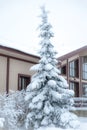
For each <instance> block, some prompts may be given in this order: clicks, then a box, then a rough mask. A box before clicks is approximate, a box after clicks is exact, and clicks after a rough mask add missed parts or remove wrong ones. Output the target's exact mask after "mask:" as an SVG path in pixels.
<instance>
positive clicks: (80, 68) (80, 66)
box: [58, 46, 87, 97]
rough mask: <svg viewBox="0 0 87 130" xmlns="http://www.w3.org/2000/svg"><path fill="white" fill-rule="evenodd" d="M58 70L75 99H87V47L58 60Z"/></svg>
mask: <svg viewBox="0 0 87 130" xmlns="http://www.w3.org/2000/svg"><path fill="white" fill-rule="evenodd" d="M58 61H59V64H58V68H59V69H60V71H61V74H62V76H63V77H64V78H65V79H66V80H67V82H68V84H69V88H70V89H73V90H74V92H75V97H87V46H84V47H82V48H79V49H77V50H75V51H72V52H70V53H68V54H66V55H63V56H61V57H59V58H58Z"/></svg>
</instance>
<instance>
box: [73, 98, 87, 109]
mask: <svg viewBox="0 0 87 130" xmlns="http://www.w3.org/2000/svg"><path fill="white" fill-rule="evenodd" d="M74 107H75V108H84V109H87V98H86V97H78V98H74Z"/></svg>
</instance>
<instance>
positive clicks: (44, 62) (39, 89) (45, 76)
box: [25, 7, 78, 129]
mask: <svg viewBox="0 0 87 130" xmlns="http://www.w3.org/2000/svg"><path fill="white" fill-rule="evenodd" d="M41 9H42V14H41V19H42V23H41V24H40V26H39V28H40V32H41V33H40V37H41V42H40V45H41V49H40V51H39V54H40V58H41V59H40V60H39V63H38V64H37V65H35V66H33V67H32V68H31V69H32V70H35V71H36V73H35V74H34V75H33V76H32V78H31V83H30V84H29V85H28V86H27V90H26V96H25V101H26V102H27V105H28V111H27V116H26V119H25V125H26V128H27V129H29V127H33V128H34V129H38V128H39V127H42V126H44V127H48V126H51V125H54V126H55V127H63V128H67V127H73V125H72V124H73V123H75V121H77V118H76V116H74V114H72V113H70V112H69V108H70V107H71V106H72V104H73V99H72V97H73V96H74V92H73V91H72V90H69V86H68V84H67V82H66V80H65V79H64V78H63V77H62V76H61V75H60V72H59V70H58V69H57V60H56V58H55V57H56V52H55V50H54V46H53V45H52V44H51V38H52V37H53V36H54V35H53V33H52V31H51V29H52V26H51V24H50V23H49V22H48V17H47V12H46V10H45V8H44V7H42V8H41ZM66 115H67V116H66ZM65 116H66V118H69V119H70V122H69V119H66V120H63V118H64V117H65ZM77 122H78V121H77ZM75 126H76V127H77V125H75Z"/></svg>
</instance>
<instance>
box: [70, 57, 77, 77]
mask: <svg viewBox="0 0 87 130" xmlns="http://www.w3.org/2000/svg"><path fill="white" fill-rule="evenodd" d="M69 68H70V71H69V72H70V76H71V77H79V61H78V59H77V60H75V61H72V62H70V64H69Z"/></svg>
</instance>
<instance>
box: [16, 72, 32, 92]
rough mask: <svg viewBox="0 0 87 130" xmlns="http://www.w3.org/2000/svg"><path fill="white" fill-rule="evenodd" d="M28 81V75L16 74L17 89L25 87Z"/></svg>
mask: <svg viewBox="0 0 87 130" xmlns="http://www.w3.org/2000/svg"><path fill="white" fill-rule="evenodd" d="M29 83H30V76H28V75H23V74H18V90H22V89H26V87H27V85H28V84H29Z"/></svg>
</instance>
